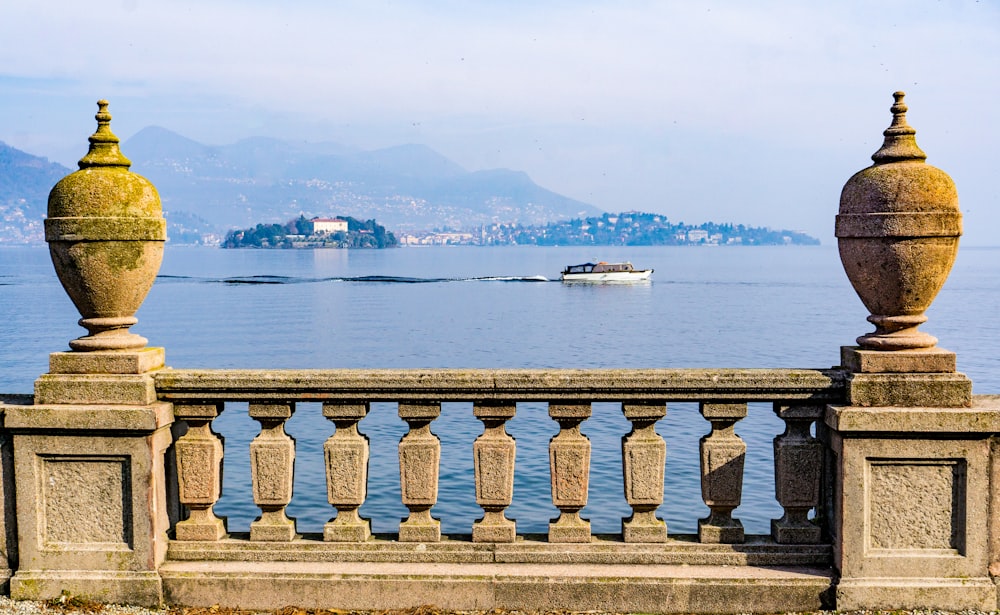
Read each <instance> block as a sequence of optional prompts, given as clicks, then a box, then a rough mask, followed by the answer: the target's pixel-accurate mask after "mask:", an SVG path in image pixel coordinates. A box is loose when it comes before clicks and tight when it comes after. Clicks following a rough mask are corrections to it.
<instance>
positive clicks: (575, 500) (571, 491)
mask: <svg viewBox="0 0 1000 615" xmlns="http://www.w3.org/2000/svg"><path fill="white" fill-rule="evenodd" d="M590 412H591V407H590V404H589V403H587V404H551V403H550V404H549V416H551V417H552V418H554V419H556V421H558V423H559V433H558V434H556V435H555V436H553V438H552V439H551V440H549V477H550V482H551V489H552V504H553V505H555V507H556V508H558V509H559V517H558V518H557V519H556V520H555V521H553V522H552V523H549V541H550V542H589V541H590V522H589V521H587V520H585V519H581V518H580V509H582V508H583V507H584V506H586V505H587V495H588V488H589V486H590V439H589V438H587V436H585V435H583V434H582V433H580V423H581V422H582V421H583V420H584V419H586V418H587V417H589V416H590Z"/></svg>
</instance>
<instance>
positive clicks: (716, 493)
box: [698, 403, 747, 544]
mask: <svg viewBox="0 0 1000 615" xmlns="http://www.w3.org/2000/svg"><path fill="white" fill-rule="evenodd" d="M700 411H701V415H702V416H703V417H705V419H706V420H708V421H710V422H711V423H712V431H711V433H709V434H708V435H706V436H702V438H701V440H700V441H699V450H700V453H701V496H702V498H704V500H705V504H706V505H707V506H708V507H709V509H711V512H710V513H709V516H708V517H707V518H705V519H699V520H698V539H699V540H700V541H701V542H706V543H727V544H731V543H739V542H743V539H744V534H743V523H741V522H740V520H739V519H733V509H734V508H736V507H737V506H739V505H740V499H741V496H742V493H743V461H744V458H745V457H746V451H747V445H746V444H745V443H744V442H743V439H742V438H740V437H739V436H738V435H736V422H737V421H739V420H740V419H742V418H744V417H746V415H747V405H746V404H745V403H737V404H713V403H702V404H701V407H700Z"/></svg>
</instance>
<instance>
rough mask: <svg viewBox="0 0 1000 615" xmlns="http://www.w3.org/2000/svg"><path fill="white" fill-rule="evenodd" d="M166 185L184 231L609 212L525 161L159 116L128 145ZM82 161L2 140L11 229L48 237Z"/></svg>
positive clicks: (3, 197) (171, 215) (177, 233)
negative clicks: (61, 186)
mask: <svg viewBox="0 0 1000 615" xmlns="http://www.w3.org/2000/svg"><path fill="white" fill-rule="evenodd" d="M121 147H122V152H123V153H124V154H125V155H126V156H127V157H128V158H129V159H130V160H131V161H132V170H133V171H135V172H136V173H139V174H140V175H143V176H145V177H146V178H148V179H149V180H150V181H152V182H153V184H154V185H155V186H156V187H157V189H158V190H159V193H160V198H161V199H162V201H163V209H164V212H165V213H166V216H167V221H168V224H169V225H170V229H169V231H168V234H170V236H171V237H173V238H176V239H182V238H183V239H187V240H190V239H191V238H192V237H193V236H195V235H198V234H205V233H218V234H222V233H225V231H227V230H229V229H232V228H238V227H245V226H249V225H253V224H256V223H258V222H284V221H286V220H288V219H290V218H293V217H297V216H298V215H300V214H305V215H306V216H317V215H318V216H334V215H349V216H353V217H355V218H359V219H371V218H374V219H376V220H378V222H379V223H380V224H383V225H385V226H386V227H387V228H389V229H390V230H393V231H405V230H418V229H431V228H445V227H448V228H456V229H457V228H467V227H472V226H476V225H479V224H484V223H492V222H501V223H509V222H519V223H522V224H544V223H547V222H554V221H558V220H568V219H572V218H579V217H584V216H588V215H594V214H597V213H600V212H601V210H600V209H598V208H596V207H594V206H593V205H590V204H587V203H583V202H580V201H576V200H573V199H571V198H568V197H565V196H562V195H559V194H556V193H554V192H552V191H550V190H546V189H544V188H542V187H541V186H538V185H537V184H535V183H534V182H533V181H531V179H530V178H529V177H528V176H527V174H525V173H523V172H520V171H512V170H508V169H492V170H486V171H471V172H470V171H467V170H465V169H463V168H462V167H461V166H459V165H458V164H456V163H455V162H453V161H451V160H449V159H447V158H445V157H444V156H442V155H441V154H439V153H437V152H435V151H434V150H432V149H430V148H429V147H426V146H423V145H400V146H397V147H390V148H386V149H379V150H371V151H365V150H359V149H355V148H351V147H347V146H344V145H340V144H336V143H295V142H288V141H281V140H278V139H269V138H262V137H254V138H249V139H244V140H242V141H239V142H237V143H234V144H232V145H223V146H210V145H204V144H202V143H198V142H197V141H193V140H191V139H188V138H186V137H183V136H181V135H179V134H177V133H175V132H171V131H169V130H166V129H164V128H159V127H148V128H144V129H143V130H141V131H139V132H138V133H136V134H135V135H134V136H133V137H132V138H130V139H128V140H127V141H125V142H124V143H122V145H121ZM70 172H71V169H68V168H66V167H63V166H62V165H59V164H56V163H52V162H49V161H48V160H47V159H44V158H40V157H37V156H33V155H31V154H28V153H25V152H21V151H20V150H17V149H14V148H12V147H9V146H6V145H4V144H3V143H0V221H2V222H0V241H3V242H6V243H10V242H17V243H20V242H23V241H25V240H26V239H30V238H31V237H35V239H36V240H40V239H41V235H40V229H41V224H40V220H41V219H42V218H43V217H44V214H45V210H46V201H47V197H48V192H49V190H50V189H51V188H52V186H53V184H55V182H57V181H58V180H59V179H60V178H61V177H62V176H64V175H66V174H68V173H70Z"/></svg>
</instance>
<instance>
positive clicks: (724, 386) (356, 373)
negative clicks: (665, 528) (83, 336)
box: [154, 369, 846, 405]
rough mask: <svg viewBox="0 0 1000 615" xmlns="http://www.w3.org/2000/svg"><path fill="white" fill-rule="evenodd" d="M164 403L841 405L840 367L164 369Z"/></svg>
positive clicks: (160, 381)
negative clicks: (735, 402) (752, 403)
mask: <svg viewBox="0 0 1000 615" xmlns="http://www.w3.org/2000/svg"><path fill="white" fill-rule="evenodd" d="M154 377H155V380H156V391H157V394H158V395H159V397H160V398H161V399H165V400H168V401H175V402H184V401H189V402H192V403H197V402H208V401H214V400H225V401H240V400H243V401H268V400H295V401H317V402H320V401H337V402H341V403H344V402H351V401H356V402H375V401H427V402H441V401H473V402H480V401H491V400H497V401H509V400H516V401H562V402H568V401H577V402H579V401H587V402H590V401H604V400H607V401H632V402H636V401H647V402H660V401H720V402H723V401H788V402H814V403H816V404H818V405H824V404H827V403H838V402H840V403H843V401H844V399H845V397H844V395H845V384H844V383H845V378H846V376H845V373H844V372H843V371H841V370H837V369H328V370H323V369H305V370H292V369H289V370H267V369H202V370H182V369H164V370H160V371H158V372H155V375H154Z"/></svg>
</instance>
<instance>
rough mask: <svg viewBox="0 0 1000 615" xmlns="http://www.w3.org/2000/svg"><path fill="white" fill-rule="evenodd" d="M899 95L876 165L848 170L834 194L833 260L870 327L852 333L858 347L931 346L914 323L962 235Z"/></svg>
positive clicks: (954, 201) (950, 194)
mask: <svg viewBox="0 0 1000 615" xmlns="http://www.w3.org/2000/svg"><path fill="white" fill-rule="evenodd" d="M903 96H904V93H903V92H896V93H894V94H893V97H894V98H895V104H893V105H892V107H891V110H892V124H891V125H890V126H889V128H887V129H886V130H885V132H883V133H882V134H883V135H884V136H885V142H884V143H883V144H882V147H881V148H880V149H879V150H878V151H877V152H875V153H874V154H873V155H872V160H874V161H875V164H873V165H872V166H870V167H868V168H866V169H863V170H861V171H859V172H857V173H855V174H854V176H853V177H851V178H850V179H849V180H848V181H847V183H846V184H845V185H844V189H843V191H842V192H841V195H840V213H839V215H838V216H837V224H836V235H837V243H838V245H839V248H840V260H841V262H842V263H843V264H844V270H845V271H846V272H847V277H848V278H849V279H850V281H851V284H852V285H853V286H854V290H855V291H856V292H857V293H858V296H860V297H861V301H862V302H863V303H864V304H865V307H866V308H868V311H869V312H870V313H871V315H870V316H869V317H868V321H869V322H871V323H872V324H873V325H875V331H874V332H872V333H869V334H867V335H863V336H861V337H859V338H858V344H859V345H860V346H861V348H862V349H864V350H914V349H925V348H932V347H934V346H935V345H936V344H937V339H936V338H935V337H933V336H931V335H929V334H927V333H925V332H923V331H918V330H917V327H918V326H919V325H920V324H921V323H924V322H926V321H927V317H926V316H925V315H924V312H925V311H926V310H927V308H928V307H929V306H930V304H931V301H933V300H934V297H935V296H936V295H937V293H938V291H939V290H941V287H942V286H943V285H944V282H945V279H946V278H947V277H948V273H949V272H950V271H951V266H952V264H953V263H954V262H955V256H956V254H957V253H958V238H959V236H960V235H961V234H962V214H961V213H960V212H959V209H958V193H957V191H956V190H955V184H954V182H952V180H951V178H950V177H949V176H948V174H947V173H945V172H944V171H942V170H940V169H937V168H935V167H932V166H930V165H928V164H926V163H925V162H924V160H925V159H926V158H927V155H926V154H924V152H923V151H922V150H921V149H920V148H919V147H918V146H917V141H916V138H915V137H914V135H915V134H916V131H915V130H914V129H913V128H911V127H910V126H909V125H908V124H907V123H906V110H907V107H906V105H905V104H903Z"/></svg>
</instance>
